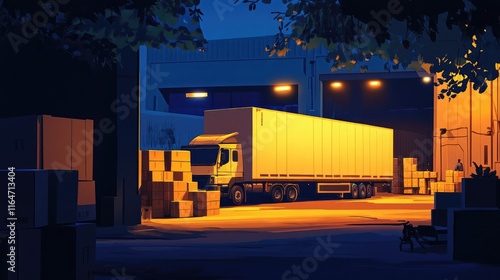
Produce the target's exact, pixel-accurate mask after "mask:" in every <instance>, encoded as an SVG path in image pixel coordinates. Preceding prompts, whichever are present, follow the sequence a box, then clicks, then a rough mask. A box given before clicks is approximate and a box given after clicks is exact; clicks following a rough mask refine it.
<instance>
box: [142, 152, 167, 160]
mask: <svg viewBox="0 0 500 280" xmlns="http://www.w3.org/2000/svg"><path fill="white" fill-rule="evenodd" d="M142 161H143V162H150V161H165V151H163V150H144V151H142Z"/></svg>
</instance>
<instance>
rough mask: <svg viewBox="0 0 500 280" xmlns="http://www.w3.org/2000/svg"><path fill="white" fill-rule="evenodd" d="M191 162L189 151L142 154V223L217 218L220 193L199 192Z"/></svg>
mask: <svg viewBox="0 0 500 280" xmlns="http://www.w3.org/2000/svg"><path fill="white" fill-rule="evenodd" d="M190 159H191V158H190V152H189V151H182V150H172V151H160V150H149V151H142V153H141V162H142V163H141V166H142V178H141V182H142V183H141V195H142V196H141V199H142V211H143V219H146V220H147V219H149V218H164V217H172V218H186V217H193V216H211V215H218V214H219V212H220V210H219V209H220V192H219V191H204V190H198V183H197V182H193V180H192V177H193V176H192V172H191V161H190Z"/></svg>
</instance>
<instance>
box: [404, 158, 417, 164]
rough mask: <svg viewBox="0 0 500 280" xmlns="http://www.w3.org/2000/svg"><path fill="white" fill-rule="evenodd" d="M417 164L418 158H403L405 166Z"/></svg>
mask: <svg viewBox="0 0 500 280" xmlns="http://www.w3.org/2000/svg"><path fill="white" fill-rule="evenodd" d="M412 164H417V158H403V165H412Z"/></svg>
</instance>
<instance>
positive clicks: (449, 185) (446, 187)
mask: <svg viewBox="0 0 500 280" xmlns="http://www.w3.org/2000/svg"><path fill="white" fill-rule="evenodd" d="M444 191H445V192H455V184H454V183H445V184H444Z"/></svg>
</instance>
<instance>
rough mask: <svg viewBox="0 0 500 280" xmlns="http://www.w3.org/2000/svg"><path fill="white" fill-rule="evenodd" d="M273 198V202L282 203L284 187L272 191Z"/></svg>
mask: <svg viewBox="0 0 500 280" xmlns="http://www.w3.org/2000/svg"><path fill="white" fill-rule="evenodd" d="M271 198H272V199H273V202H281V201H283V187H281V186H276V187H274V188H273V189H272V190H271Z"/></svg>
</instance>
